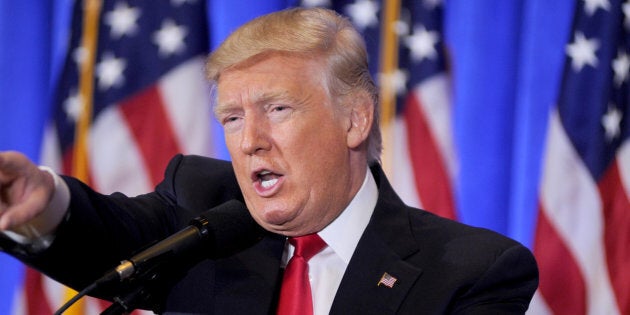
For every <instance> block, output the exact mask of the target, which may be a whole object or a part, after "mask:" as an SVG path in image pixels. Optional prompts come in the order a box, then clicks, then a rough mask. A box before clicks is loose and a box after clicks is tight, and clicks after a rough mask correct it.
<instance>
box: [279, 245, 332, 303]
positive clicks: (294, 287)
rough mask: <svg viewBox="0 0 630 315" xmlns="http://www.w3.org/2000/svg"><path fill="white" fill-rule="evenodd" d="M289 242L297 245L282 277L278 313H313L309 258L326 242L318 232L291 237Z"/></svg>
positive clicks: (322, 247)
mask: <svg viewBox="0 0 630 315" xmlns="http://www.w3.org/2000/svg"><path fill="white" fill-rule="evenodd" d="M289 243H291V245H293V246H295V251H294V252H293V257H291V259H290V260H289V263H288V264H287V268H286V269H285V271H284V276H283V278H282V287H281V289H280V300H279V302H278V315H294V314H299V315H311V314H313V300H312V298H311V296H312V295H311V284H310V281H309V279H308V260H309V259H311V257H313V256H315V254H317V253H319V252H320V251H321V250H322V249H324V247H326V243H325V242H324V241H323V240H322V239H321V238H320V237H319V235H317V234H309V235H304V236H299V237H290V238H289Z"/></svg>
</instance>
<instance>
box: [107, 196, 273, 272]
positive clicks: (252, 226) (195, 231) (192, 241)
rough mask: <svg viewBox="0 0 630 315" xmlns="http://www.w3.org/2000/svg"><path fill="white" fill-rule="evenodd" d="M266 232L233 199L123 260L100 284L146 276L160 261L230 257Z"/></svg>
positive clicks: (252, 243)
mask: <svg viewBox="0 0 630 315" xmlns="http://www.w3.org/2000/svg"><path fill="white" fill-rule="evenodd" d="M263 231H264V230H263V229H262V227H260V226H259V225H258V224H257V223H256V221H254V219H253V218H252V216H251V215H250V214H249V211H248V210H247V208H246V207H245V205H244V204H243V203H242V202H240V201H237V200H230V201H228V202H225V203H223V204H221V205H219V206H217V207H214V208H212V209H210V210H207V211H205V212H203V213H202V214H201V215H199V216H198V217H196V218H194V219H193V220H191V221H190V225H189V226H187V227H186V228H184V229H182V230H180V231H179V232H177V233H175V234H173V235H171V236H169V237H168V238H166V239H164V240H162V241H160V242H158V243H157V244H155V245H153V246H151V247H149V248H147V249H145V250H143V251H141V252H139V253H137V254H136V255H134V256H133V257H131V258H129V259H127V260H124V261H122V262H121V263H120V265H118V266H117V267H116V268H115V269H113V270H111V271H110V272H109V273H107V274H106V275H105V276H103V277H102V278H101V279H100V280H99V281H97V282H100V284H102V283H104V282H110V281H116V280H118V281H122V280H125V279H128V278H130V277H132V276H137V275H141V274H143V273H144V272H145V271H148V270H150V269H151V268H153V267H154V266H155V264H157V263H159V262H162V261H166V260H169V259H173V258H179V257H184V256H187V255H195V257H198V258H201V259H203V258H221V257H226V256H229V255H231V254H234V253H236V252H238V251H240V250H242V249H245V248H247V247H249V246H251V245H254V244H255V243H257V242H258V241H260V240H261V239H262V235H263ZM201 259H200V260H201Z"/></svg>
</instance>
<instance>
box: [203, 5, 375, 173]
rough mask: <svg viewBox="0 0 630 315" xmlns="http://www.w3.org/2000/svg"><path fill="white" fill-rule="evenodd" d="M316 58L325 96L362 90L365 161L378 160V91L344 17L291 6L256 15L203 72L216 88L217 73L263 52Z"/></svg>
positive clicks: (360, 43)
mask: <svg viewBox="0 0 630 315" xmlns="http://www.w3.org/2000/svg"><path fill="white" fill-rule="evenodd" d="M273 52H281V53H290V54H298V55H303V56H307V57H311V56H312V57H313V58H322V59H323V60H324V61H325V62H326V64H327V82H328V87H327V88H328V90H329V91H330V92H331V95H338V96H342V95H347V94H349V93H351V92H354V91H365V92H367V93H368V95H369V96H370V98H371V101H372V105H373V108H374V122H373V123H372V126H371V130H370V134H369V136H368V139H367V155H368V162H379V161H380V154H381V148H382V144H381V133H380V129H379V124H378V119H379V113H378V112H379V111H378V92H377V88H376V86H375V84H374V81H373V80H372V77H371V75H370V71H369V69H368V62H367V51H366V49H365V43H364V41H363V38H362V37H361V35H360V34H359V32H357V30H356V29H355V28H354V27H353V26H352V24H351V23H350V21H348V19H347V18H345V17H342V16H341V15H339V14H337V13H336V12H335V11H332V10H328V9H322V8H310V9H306V8H293V9H287V10H283V11H278V12H274V13H271V14H267V15H264V16H261V17H258V18H256V19H254V20H252V21H250V22H248V23H246V24H245V25H243V26H241V27H240V28H238V29H237V30H236V31H235V32H234V33H232V34H231V35H230V36H229V37H228V38H227V39H226V40H225V41H224V42H223V43H222V44H221V45H220V46H219V47H218V48H217V49H216V50H215V51H214V52H212V53H211V54H210V56H209V57H208V61H207V64H206V74H207V77H208V79H209V80H210V82H211V83H212V85H213V86H216V83H217V81H218V80H219V77H220V75H221V72H222V71H224V70H226V69H228V68H230V67H233V66H236V65H238V64H240V63H242V62H244V61H246V60H248V59H250V58H252V57H255V56H258V55H261V54H264V53H273Z"/></svg>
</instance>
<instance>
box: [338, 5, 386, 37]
mask: <svg viewBox="0 0 630 315" xmlns="http://www.w3.org/2000/svg"><path fill="white" fill-rule="evenodd" d="M378 9H379V8H378V4H377V3H376V2H374V1H371V0H359V1H357V2H355V3H353V4H349V5H348V6H346V13H347V14H348V15H349V16H350V18H351V19H352V22H353V23H354V25H355V26H356V27H357V28H359V30H361V31H363V30H365V29H366V28H368V27H370V26H375V25H378V16H377V15H376V12H377V11H378Z"/></svg>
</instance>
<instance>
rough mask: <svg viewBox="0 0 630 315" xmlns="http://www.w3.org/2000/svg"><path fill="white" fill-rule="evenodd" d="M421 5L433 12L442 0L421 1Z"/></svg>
mask: <svg viewBox="0 0 630 315" xmlns="http://www.w3.org/2000/svg"><path fill="white" fill-rule="evenodd" d="M422 4H424V6H425V7H426V8H427V9H429V10H433V9H435V8H437V7H438V6H439V5H441V4H442V0H423V1H422Z"/></svg>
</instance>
